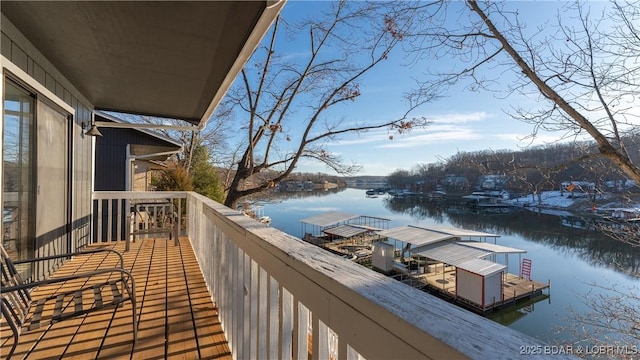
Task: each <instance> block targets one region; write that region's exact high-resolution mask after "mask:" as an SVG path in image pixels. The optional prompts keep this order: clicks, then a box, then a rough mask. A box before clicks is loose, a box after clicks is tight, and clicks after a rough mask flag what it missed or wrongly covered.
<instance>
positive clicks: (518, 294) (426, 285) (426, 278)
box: [393, 265, 551, 314]
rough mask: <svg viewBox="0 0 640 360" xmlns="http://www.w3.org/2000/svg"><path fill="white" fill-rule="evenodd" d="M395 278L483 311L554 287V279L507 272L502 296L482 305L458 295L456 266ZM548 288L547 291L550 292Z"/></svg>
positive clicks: (400, 275)
mask: <svg viewBox="0 0 640 360" xmlns="http://www.w3.org/2000/svg"><path fill="white" fill-rule="evenodd" d="M393 277H394V278H395V279H397V280H399V281H401V282H403V283H405V284H407V285H410V286H412V287H415V288H418V289H421V290H424V291H427V292H429V293H431V294H433V295H437V296H439V297H441V298H444V299H446V300H448V301H451V302H454V303H457V304H459V305H461V306H463V307H465V308H467V309H469V310H472V311H474V312H477V313H481V314H486V313H489V312H492V311H494V310H499V309H502V308H505V307H507V306H511V305H513V304H515V303H516V302H518V301H521V300H525V299H532V298H536V297H539V296H547V297H548V295H549V290H550V286H551V284H550V282H549V283H546V284H545V283H541V282H538V281H534V280H529V279H526V278H523V277H520V276H518V275H514V274H510V273H505V274H504V275H503V276H502V284H501V285H502V296H501V298H499V299H495V300H493V301H491V302H489V303H488V304H485V305H481V304H478V303H476V302H474V301H469V300H468V299H466V298H464V297H460V296H458V295H457V293H456V289H457V283H456V268H455V266H445V269H444V272H443V271H442V266H441V265H440V266H437V267H436V268H435V271H433V272H429V273H422V274H411V273H409V274H407V273H404V274H399V275H394V276H393ZM545 290H547V291H546V294H545Z"/></svg>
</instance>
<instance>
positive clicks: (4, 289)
mask: <svg viewBox="0 0 640 360" xmlns="http://www.w3.org/2000/svg"><path fill="white" fill-rule="evenodd" d="M113 272H120V273H122V274H123V275H126V277H127V282H128V281H129V280H131V282H132V283H134V289H135V280H134V278H133V275H131V272H130V271H129V270H126V269H120V268H108V269H98V270H94V271H89V272H84V273H80V274H75V275H68V276H62V277H57V278H50V279H45V280H40V281H34V282H29V283H24V284H20V285H14V286H6V287H5V286H3V287H2V289H1V290H2V292H11V291H17V290H25V289H31V288H35V287H38V286H42V285H50V284H55V283H60V282H65V281H69V280H75V279H82V278H90V277H92V276H96V275H102V274H109V273H113ZM122 278H124V276H122Z"/></svg>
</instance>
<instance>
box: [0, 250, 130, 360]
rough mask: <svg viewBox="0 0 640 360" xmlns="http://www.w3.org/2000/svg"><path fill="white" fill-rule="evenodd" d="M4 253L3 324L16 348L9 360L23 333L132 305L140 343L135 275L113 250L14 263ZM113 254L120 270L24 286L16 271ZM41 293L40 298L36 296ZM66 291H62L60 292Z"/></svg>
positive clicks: (13, 346) (96, 272)
mask: <svg viewBox="0 0 640 360" xmlns="http://www.w3.org/2000/svg"><path fill="white" fill-rule="evenodd" d="M0 249H1V251H2V259H1V260H2V288H1V290H0V296H1V301H0V306H1V311H2V317H3V321H4V322H6V323H7V325H8V326H9V327H10V328H11V330H12V333H13V340H14V341H13V345H12V347H11V350H10V351H9V354H8V355H7V359H9V358H11V356H12V355H13V352H14V351H15V348H16V346H17V345H18V341H19V338H20V334H21V333H22V331H24V330H26V331H29V330H34V329H37V328H40V327H42V326H47V325H51V324H54V323H57V322H60V321H63V320H66V319H71V318H74V317H78V316H81V315H85V314H88V313H90V312H93V311H98V310H104V309H109V308H115V307H118V306H120V305H121V304H123V303H124V302H126V301H131V304H132V310H131V313H132V318H133V324H132V325H133V339H134V343H135V341H136V340H137V319H136V316H137V314H136V287H135V281H134V278H133V276H132V275H131V273H130V272H129V271H128V270H126V269H123V258H122V255H121V254H120V253H118V252H117V251H115V250H112V249H97V250H90V251H84V252H77V253H71V254H60V255H55V256H46V257H41V258H37V259H30V260H21V261H15V262H14V261H12V260H11V259H10V258H9V256H8V255H7V252H6V251H5V249H4V248H2V247H0ZM97 252H111V253H115V254H117V255H118V256H119V266H118V267H112V268H103V269H97V270H94V271H88V272H82V273H77V274H73V275H68V276H61V277H55V278H49V279H45V280H40V281H33V282H24V281H22V279H21V276H20V274H19V273H18V271H17V270H16V265H18V264H25V263H33V262H37V261H43V260H51V259H56V258H69V257H72V256H81V255H87V254H94V253H97ZM63 283H66V284H65V286H64V287H59V286H58V287H55V288H53V287H52V288H53V290H50V289H49V285H55V284H63ZM35 289H39V290H41V291H38V293H41V294H42V295H40V296H39V297H38V298H32V292H33V291H34V290H35ZM60 289H62V290H60Z"/></svg>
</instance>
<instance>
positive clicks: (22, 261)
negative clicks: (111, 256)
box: [12, 249, 124, 268]
mask: <svg viewBox="0 0 640 360" xmlns="http://www.w3.org/2000/svg"><path fill="white" fill-rule="evenodd" d="M99 252H112V253H115V254H117V255H118V257H120V268H124V258H123V256H122V254H120V253H119V252H118V251H116V250H113V249H92V250H85V251H76V252H73V253H66V254H58V255H50V256H43V257H39V258H34V259H24V260H16V261H12V262H13V264H14V265H18V264H28V263H34V262H38V261H44V260H52V259H60V258H66V257H72V256H79V255H91V254H95V253H99Z"/></svg>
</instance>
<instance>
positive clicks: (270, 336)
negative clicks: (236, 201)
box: [94, 192, 546, 359]
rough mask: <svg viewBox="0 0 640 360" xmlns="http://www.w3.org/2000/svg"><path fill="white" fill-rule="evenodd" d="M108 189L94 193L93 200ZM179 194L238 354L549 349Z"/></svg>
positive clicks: (510, 353) (490, 354) (343, 355)
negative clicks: (184, 201) (184, 203)
mask: <svg viewBox="0 0 640 360" xmlns="http://www.w3.org/2000/svg"><path fill="white" fill-rule="evenodd" d="M132 194H135V195H132ZM159 194H160V193H137V192H136V193H119V196H121V199H125V198H126V199H131V198H132V196H133V197H135V198H137V199H142V198H144V196H149V198H157V197H162V195H159ZM113 195H116V193H110V194H107V193H96V194H95V196H94V199H105V198H108V196H113ZM185 197H186V203H187V211H186V221H185V225H186V228H185V229H184V230H185V231H184V232H183V234H186V235H188V237H189V239H190V241H191V244H192V247H193V250H194V252H195V254H196V257H197V259H198V262H199V264H200V269H201V270H202V273H203V275H204V278H205V281H206V283H207V286H208V288H209V291H210V293H211V296H212V299H213V301H214V302H215V303H216V305H217V306H218V308H219V311H220V321H221V323H222V326H223V329H224V332H225V335H226V337H227V340H228V342H229V346H230V348H231V351H232V354H233V357H234V358H235V359H289V358H294V359H307V358H308V355H309V354H311V357H312V359H331V358H333V359H335V358H338V359H357V358H359V357H363V358H366V359H430V358H443V359H450V358H464V357H470V358H478V359H512V358H515V357H519V356H520V355H521V354H522V353H523V352H526V351H527V350H528V349H541V352H542V350H544V349H545V346H546V344H544V343H542V342H540V341H538V340H536V339H534V338H531V337H529V336H526V335H524V334H522V333H519V332H517V331H514V330H511V329H509V328H506V327H504V326H502V325H499V324H497V323H495V322H493V321H490V320H487V319H485V318H482V317H480V316H477V315H475V314H472V313H470V312H468V311H466V310H463V309H460V308H458V307H457V306H454V305H452V304H450V303H447V302H445V301H443V300H441V299H438V298H435V297H433V296H430V295H428V294H426V293H424V292H421V291H420V290H417V289H414V288H412V287H410V286H407V285H404V284H402V283H400V282H397V281H395V280H393V279H391V278H388V277H386V276H384V275H381V274H378V273H376V272H374V271H371V270H369V269H366V268H364V267H362V266H360V265H358V264H355V263H353V262H351V261H349V260H346V259H343V258H340V257H338V256H335V255H333V254H330V253H329V252H326V251H324V250H322V249H320V248H318V247H316V246H314V245H311V244H308V243H305V242H302V241H300V240H299V239H296V238H294V237H292V236H290V235H288V234H285V233H283V232H281V231H279V230H276V229H274V228H270V227H268V226H266V225H263V224H261V223H259V222H258V221H255V220H253V219H250V218H248V217H247V216H244V215H242V214H241V213H240V212H238V211H235V210H232V209H229V208H227V207H225V206H223V205H221V204H219V203H216V202H215V201H213V200H210V199H208V198H206V197H204V196H201V195H198V194H196V193H193V192H188V193H165V196H164V198H185ZM95 201H98V200H95ZM100 201H103V200H100ZM114 221H117V220H114ZM527 354H529V355H530V354H531V352H527ZM542 355H544V354H542Z"/></svg>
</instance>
